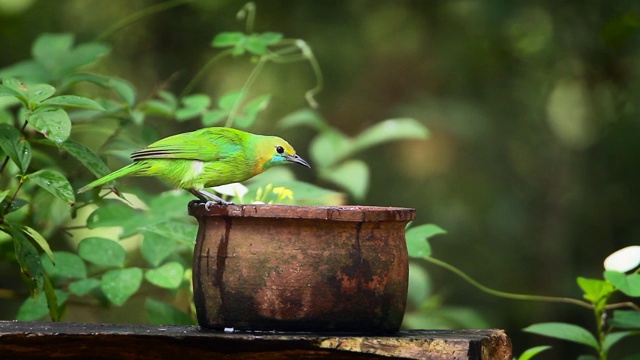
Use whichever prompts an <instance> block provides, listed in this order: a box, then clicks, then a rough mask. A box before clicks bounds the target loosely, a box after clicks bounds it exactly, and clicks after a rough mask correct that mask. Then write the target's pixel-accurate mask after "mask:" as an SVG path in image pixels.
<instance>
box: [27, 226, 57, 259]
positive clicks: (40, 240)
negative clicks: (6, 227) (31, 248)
mask: <svg viewBox="0 0 640 360" xmlns="http://www.w3.org/2000/svg"><path fill="white" fill-rule="evenodd" d="M20 230H21V231H22V232H23V233H25V235H27V236H28V237H30V238H31V239H32V240H33V241H35V242H36V244H38V245H39V246H40V248H41V249H42V250H43V251H44V252H45V253H46V254H47V256H48V257H49V259H51V261H55V257H54V255H53V253H52V252H51V248H50V247H49V242H48V241H47V240H46V239H45V238H44V237H43V236H42V235H40V233H39V232H37V231H35V230H34V229H32V228H30V227H28V226H26V225H20Z"/></svg>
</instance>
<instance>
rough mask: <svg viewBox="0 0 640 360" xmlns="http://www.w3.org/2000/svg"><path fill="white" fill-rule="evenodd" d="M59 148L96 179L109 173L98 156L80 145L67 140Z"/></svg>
mask: <svg viewBox="0 0 640 360" xmlns="http://www.w3.org/2000/svg"><path fill="white" fill-rule="evenodd" d="M60 147H61V148H62V149H64V150H65V151H66V152H68V153H69V154H71V156H73V157H74V158H76V159H77V160H78V161H80V163H82V165H84V167H85V168H87V169H88V170H89V171H91V173H92V174H93V175H95V176H96V177H102V176H105V175H107V174H108V173H110V172H111V169H109V167H108V166H107V164H105V162H104V161H102V159H101V158H100V157H98V155H96V154H94V153H93V152H92V151H91V150H89V149H88V148H87V147H85V146H84V145H82V144H80V143H77V142H75V141H73V140H71V139H67V140H66V141H65V142H63V143H61V144H60Z"/></svg>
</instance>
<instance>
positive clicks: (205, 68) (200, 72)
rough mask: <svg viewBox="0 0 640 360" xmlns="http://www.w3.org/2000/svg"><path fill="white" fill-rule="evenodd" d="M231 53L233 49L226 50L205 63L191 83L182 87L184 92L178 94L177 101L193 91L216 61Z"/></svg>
mask: <svg viewBox="0 0 640 360" xmlns="http://www.w3.org/2000/svg"><path fill="white" fill-rule="evenodd" d="M232 52H233V49H227V50H225V51H223V52H221V53H219V54H218V55H216V56H214V57H212V58H211V60H209V62H207V64H206V65H205V66H203V67H202V69H200V71H198V73H197V74H196V76H194V77H193V79H191V81H189V83H188V84H187V86H185V87H184V90H182V92H181V93H180V96H178V99H182V98H183V97H184V96H185V95H187V94H189V93H191V90H193V88H194V87H195V86H196V84H197V83H198V82H199V81H200V79H201V78H202V77H203V76H204V73H205V71H206V70H208V69H209V68H210V67H211V66H212V65H213V64H214V63H215V62H216V61H218V60H220V59H222V58H223V57H225V56H227V55H230V54H231V53H232Z"/></svg>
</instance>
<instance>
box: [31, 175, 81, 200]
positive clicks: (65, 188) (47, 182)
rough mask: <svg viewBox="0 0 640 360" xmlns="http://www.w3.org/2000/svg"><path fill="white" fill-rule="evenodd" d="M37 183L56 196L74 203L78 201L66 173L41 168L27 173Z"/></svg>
mask: <svg viewBox="0 0 640 360" xmlns="http://www.w3.org/2000/svg"><path fill="white" fill-rule="evenodd" d="M27 177H28V179H29V180H31V181H33V182H34V183H35V184H36V185H38V186H40V187H41V188H43V189H45V190H47V191H48V192H50V193H51V194H53V195H54V196H55V197H57V198H58V199H60V200H62V201H66V202H68V203H69V204H71V205H73V204H74V203H75V201H76V198H75V195H74V194H73V188H72V187H71V184H69V180H67V178H66V177H64V175H62V174H60V173H59V172H57V171H53V170H40V171H36V172H34V173H31V174H29V175H27Z"/></svg>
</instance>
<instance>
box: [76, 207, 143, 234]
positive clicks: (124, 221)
mask: <svg viewBox="0 0 640 360" xmlns="http://www.w3.org/2000/svg"><path fill="white" fill-rule="evenodd" d="M139 222H140V218H139V216H138V213H137V212H136V210H135V209H132V208H130V207H129V206H127V205H124V204H119V203H118V204H109V205H105V206H101V207H99V208H97V209H96V210H94V211H93V212H92V213H91V215H89V217H88V218H87V227H88V228H89V229H96V228H99V227H103V226H119V227H122V228H123V229H124V233H129V232H130V231H131V229H135V228H137V227H138V223H139Z"/></svg>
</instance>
